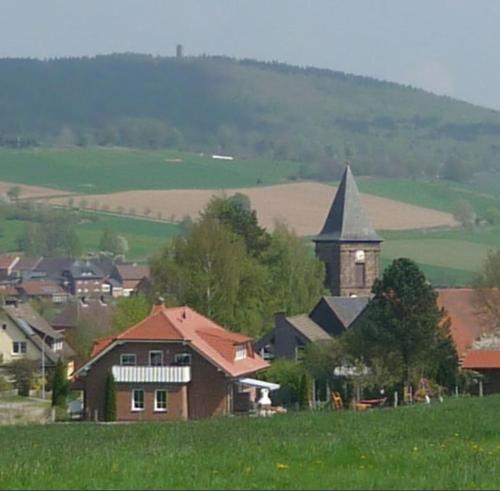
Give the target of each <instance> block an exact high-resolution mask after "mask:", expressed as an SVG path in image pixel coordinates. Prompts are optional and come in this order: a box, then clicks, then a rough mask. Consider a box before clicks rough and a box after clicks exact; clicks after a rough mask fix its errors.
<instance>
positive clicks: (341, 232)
mask: <svg viewBox="0 0 500 491" xmlns="http://www.w3.org/2000/svg"><path fill="white" fill-rule="evenodd" d="M313 240H314V241H315V242H330V241H335V242H382V238H381V237H380V236H379V235H378V234H377V233H376V232H375V230H374V229H373V227H372V226H371V225H370V221H369V220H368V217H367V215H366V213H365V210H364V209H363V205H362V204H361V199H360V197H359V191H358V186H357V185H356V181H355V180H354V177H353V175H352V172H351V168H350V167H349V165H347V166H346V168H345V171H344V175H343V176H342V180H341V182H340V185H339V187H338V189H337V193H336V195H335V198H334V200H333V203H332V206H331V208H330V211H329V213H328V216H327V218H326V221H325V224H324V226H323V230H322V231H321V233H320V234H319V235H318V236H316V237H315V238H314V239H313Z"/></svg>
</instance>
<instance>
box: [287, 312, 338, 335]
mask: <svg viewBox="0 0 500 491" xmlns="http://www.w3.org/2000/svg"><path fill="white" fill-rule="evenodd" d="M286 320H287V322H288V323H289V324H290V325H291V326H292V327H294V328H295V329H296V330H297V331H299V332H300V333H301V334H302V335H304V336H305V337H306V338H307V339H309V341H322V340H326V339H331V336H330V335H329V334H328V333H327V332H326V331H324V330H323V329H322V328H321V327H320V326H319V325H318V324H316V322H314V321H313V320H312V319H310V318H309V317H308V316H307V315H295V316H293V317H287V318H286Z"/></svg>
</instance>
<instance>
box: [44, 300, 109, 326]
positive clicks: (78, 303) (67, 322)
mask: <svg viewBox="0 0 500 491" xmlns="http://www.w3.org/2000/svg"><path fill="white" fill-rule="evenodd" d="M114 307H115V302H114V301H113V299H111V298H109V297H108V298H105V297H104V296H101V297H98V298H92V297H90V298H87V297H80V298H72V299H70V300H69V301H68V302H67V303H66V305H65V306H64V307H63V309H62V310H61V311H60V312H59V314H57V315H56V316H55V317H54V318H53V319H52V320H51V322H50V324H51V326H52V327H53V328H54V329H55V330H56V331H58V332H63V333H64V332H67V331H70V330H72V329H75V328H78V327H79V326H82V325H83V326H85V325H89V324H92V325H93V326H95V327H98V328H101V329H102V330H103V332H104V331H107V330H109V328H110V327H111V323H112V317H113V311H114Z"/></svg>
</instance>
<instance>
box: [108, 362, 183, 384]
mask: <svg viewBox="0 0 500 491" xmlns="http://www.w3.org/2000/svg"><path fill="white" fill-rule="evenodd" d="M112 371H113V377H114V378H115V381H116V382H117V383H120V382H125V383H136V382H138V383H139V382H140V383H144V382H145V383H148V382H149V383H161V384H185V383H187V382H190V381H191V367H177V366H167V367H163V366H155V367H150V366H135V367H129V366H125V367H124V366H120V365H115V366H113V368H112Z"/></svg>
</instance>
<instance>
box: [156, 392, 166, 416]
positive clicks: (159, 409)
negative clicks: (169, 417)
mask: <svg viewBox="0 0 500 491" xmlns="http://www.w3.org/2000/svg"><path fill="white" fill-rule="evenodd" d="M159 392H164V393H165V407H158V393H159ZM167 411H168V391H167V390H166V389H156V390H155V412H156V413H166V412H167Z"/></svg>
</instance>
